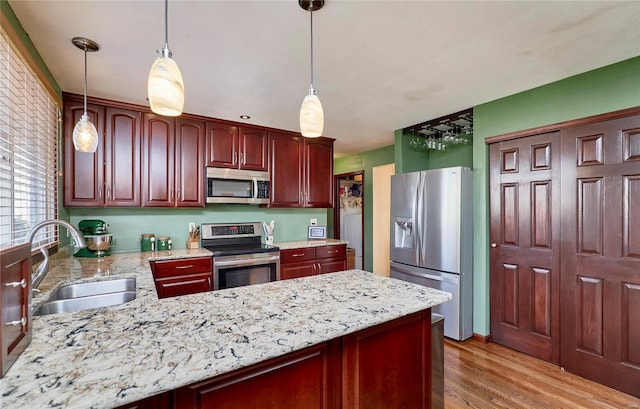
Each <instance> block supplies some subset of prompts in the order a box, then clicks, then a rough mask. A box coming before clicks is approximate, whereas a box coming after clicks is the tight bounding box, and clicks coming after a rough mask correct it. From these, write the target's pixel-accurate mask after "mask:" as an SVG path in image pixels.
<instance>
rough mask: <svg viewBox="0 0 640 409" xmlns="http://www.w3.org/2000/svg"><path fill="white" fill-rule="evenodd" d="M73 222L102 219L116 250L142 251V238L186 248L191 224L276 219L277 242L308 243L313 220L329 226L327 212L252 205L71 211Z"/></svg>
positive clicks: (275, 239) (74, 223) (176, 247)
mask: <svg viewBox="0 0 640 409" xmlns="http://www.w3.org/2000/svg"><path fill="white" fill-rule="evenodd" d="M67 210H68V211H69V213H70V215H71V223H72V224H73V225H76V226H77V225H78V222H80V220H84V219H100V220H104V221H105V222H107V223H109V232H110V233H111V234H113V239H114V240H115V243H114V244H113V246H112V250H113V251H126V250H140V235H141V234H142V233H153V234H155V236H156V237H159V236H171V240H172V241H173V248H175V249H179V248H182V249H183V248H185V247H186V242H187V236H188V232H189V222H194V223H196V225H199V224H201V223H236V222H239V223H241V222H269V221H271V220H275V229H274V234H273V235H274V241H276V242H278V241H291V240H306V239H307V235H308V232H307V227H308V226H309V219H310V218H315V219H318V224H319V225H321V226H322V225H326V224H327V210H326V209H268V208H262V207H258V206H252V205H219V204H212V205H207V206H206V207H205V208H199V209H148V208H145V209H124V208H121V209H85V208H68V209H67Z"/></svg>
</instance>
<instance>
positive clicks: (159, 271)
mask: <svg viewBox="0 0 640 409" xmlns="http://www.w3.org/2000/svg"><path fill="white" fill-rule="evenodd" d="M212 262H213V259H212V258H211V257H195V258H180V259H174V260H162V261H152V262H150V264H151V271H152V273H153V278H155V279H158V278H163V277H175V276H182V275H189V274H196V273H209V274H212V273H213V265H212Z"/></svg>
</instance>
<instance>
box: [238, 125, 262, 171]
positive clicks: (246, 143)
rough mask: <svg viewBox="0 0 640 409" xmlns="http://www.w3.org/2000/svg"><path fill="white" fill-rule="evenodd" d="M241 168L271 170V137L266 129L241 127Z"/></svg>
mask: <svg viewBox="0 0 640 409" xmlns="http://www.w3.org/2000/svg"><path fill="white" fill-rule="evenodd" d="M239 140H240V146H239V149H238V151H239V152H240V160H239V163H238V165H239V168H240V169H247V170H260V171H263V172H266V171H268V170H269V138H268V133H267V131H266V130H263V129H256V128H240V138H239Z"/></svg>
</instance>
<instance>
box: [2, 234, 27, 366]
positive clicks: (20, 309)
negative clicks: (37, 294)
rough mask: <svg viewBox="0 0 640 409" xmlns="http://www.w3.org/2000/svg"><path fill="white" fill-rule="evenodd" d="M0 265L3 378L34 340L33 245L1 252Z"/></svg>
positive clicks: (19, 246) (20, 246) (23, 245)
mask: <svg viewBox="0 0 640 409" xmlns="http://www.w3.org/2000/svg"><path fill="white" fill-rule="evenodd" d="M0 263H1V265H0V285H1V287H0V312H1V314H0V315H1V316H2V323H1V326H0V334H1V335H0V349H1V350H2V363H1V365H0V371H1V373H2V375H4V374H5V373H7V370H8V369H9V368H10V367H11V365H13V363H14V362H15V361H16V359H18V357H19V356H20V354H21V353H22V351H24V349H25V348H26V347H27V345H29V342H30V341H31V330H30V327H31V321H30V314H29V308H30V305H29V291H30V290H31V285H29V283H30V282H31V244H30V243H28V244H21V245H18V246H14V247H10V248H8V249H3V250H0ZM0 377H1V376H0Z"/></svg>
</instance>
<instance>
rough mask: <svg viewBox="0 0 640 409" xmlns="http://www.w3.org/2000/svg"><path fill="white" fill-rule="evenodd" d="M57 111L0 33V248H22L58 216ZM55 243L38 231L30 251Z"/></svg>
mask: <svg viewBox="0 0 640 409" xmlns="http://www.w3.org/2000/svg"><path fill="white" fill-rule="evenodd" d="M59 112H60V111H59V107H58V105H57V103H56V101H55V100H54V99H53V98H52V97H51V95H50V94H49V93H48V92H47V90H46V88H45V87H44V86H43V85H42V83H41V82H40V80H39V78H38V76H37V75H36V74H35V72H34V71H33V70H32V69H31V68H30V67H29V65H28V64H27V63H26V61H25V60H24V58H23V57H22V56H21V55H20V54H19V53H18V51H16V49H15V47H14V46H13V45H12V43H11V41H10V40H9V38H8V37H7V35H6V33H5V32H4V31H2V30H0V248H7V247H11V246H13V245H15V244H18V243H22V242H23V241H24V239H25V237H26V235H27V233H28V231H29V229H30V228H31V227H33V226H34V225H35V224H37V223H39V222H41V221H44V220H49V219H54V218H56V216H57V197H58V195H57V179H56V173H57V172H56V169H57V146H58V123H59V122H58V116H59ZM57 240H58V234H57V228H56V227H55V226H47V227H45V228H42V229H40V231H39V232H38V234H37V235H36V237H35V238H34V240H33V243H34V248H35V247H41V246H48V245H50V244H54V243H56V242H57Z"/></svg>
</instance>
